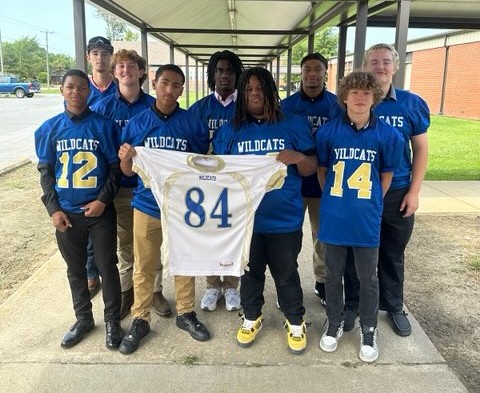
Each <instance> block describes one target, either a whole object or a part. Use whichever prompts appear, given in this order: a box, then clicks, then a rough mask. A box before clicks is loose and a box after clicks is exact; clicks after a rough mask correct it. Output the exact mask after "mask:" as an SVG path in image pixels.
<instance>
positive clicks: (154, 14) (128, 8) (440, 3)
mask: <svg viewBox="0 0 480 393" xmlns="http://www.w3.org/2000/svg"><path fill="white" fill-rule="evenodd" d="M401 1H403V2H405V1H408V0H401ZM399 2H400V1H391V0H388V1H379V0H346V1H334V0H325V1H320V0H319V1H302V0H297V1H287V0H284V1H273V0H115V1H114V0H90V3H93V4H94V5H98V6H99V7H101V8H104V9H106V10H108V11H110V12H112V13H114V14H115V15H117V16H118V17H120V18H122V19H124V20H125V21H127V22H129V23H131V24H132V25H134V26H136V27H138V28H139V29H140V30H142V31H144V32H146V33H147V34H149V35H152V36H154V37H156V38H159V39H160V40H162V41H163V42H165V43H167V44H169V45H170V46H171V47H173V48H176V49H179V50H181V51H183V52H185V53H188V54H189V55H191V56H192V57H193V58H195V59H196V60H199V61H200V62H207V61H208V58H209V57H210V55H211V54H212V53H214V52H215V51H217V50H221V49H230V50H234V51H235V52H236V53H237V54H238V55H239V56H240V57H241V58H242V60H244V62H245V63H249V62H251V63H262V64H265V63H268V62H270V61H271V60H273V59H274V58H276V57H277V56H279V55H280V54H281V53H283V52H285V51H286V50H287V49H288V48H289V47H291V46H293V45H294V44H295V43H297V42H299V41H300V40H302V39H303V38H304V37H306V36H308V35H309V34H310V35H311V34H314V32H315V31H316V30H317V29H319V28H321V27H325V26H342V25H343V26H354V25H355V23H356V20H357V11H358V10H359V8H358V7H359V5H360V6H363V7H366V8H368V26H391V27H394V26H396V23H397V9H398V7H397V5H398V3H399ZM409 12H410V15H409V27H428V28H449V29H463V28H474V29H478V28H479V27H480V1H479V0H456V1H446V0H411V1H410V11H409Z"/></svg>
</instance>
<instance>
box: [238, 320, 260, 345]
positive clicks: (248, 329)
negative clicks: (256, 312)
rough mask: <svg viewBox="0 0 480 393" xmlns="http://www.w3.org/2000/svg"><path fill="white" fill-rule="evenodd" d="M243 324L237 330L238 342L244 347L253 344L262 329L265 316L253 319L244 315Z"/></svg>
mask: <svg viewBox="0 0 480 393" xmlns="http://www.w3.org/2000/svg"><path fill="white" fill-rule="evenodd" d="M241 319H242V320H243V322H242V326H240V329H238V332H237V344H238V345H239V346H241V347H243V348H247V347H249V346H251V345H252V344H253V342H254V341H255V337H256V336H257V334H258V332H259V331H260V330H262V326H263V325H262V321H263V316H262V315H260V316H259V317H258V318H257V319H256V320H254V321H251V320H250V319H246V318H245V315H242V317H241Z"/></svg>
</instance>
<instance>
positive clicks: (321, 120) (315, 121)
mask: <svg viewBox="0 0 480 393" xmlns="http://www.w3.org/2000/svg"><path fill="white" fill-rule="evenodd" d="M305 117H306V118H307V120H308V122H309V123H310V124H311V125H312V129H313V130H316V129H317V128H318V127H320V126H323V125H324V124H325V123H326V122H327V121H328V120H329V118H328V117H327V116H309V115H307V116H305Z"/></svg>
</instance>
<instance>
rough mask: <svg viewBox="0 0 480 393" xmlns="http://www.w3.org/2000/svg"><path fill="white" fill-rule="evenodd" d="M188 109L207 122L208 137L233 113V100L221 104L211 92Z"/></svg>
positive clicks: (231, 116)
mask: <svg viewBox="0 0 480 393" xmlns="http://www.w3.org/2000/svg"><path fill="white" fill-rule="evenodd" d="M188 111H189V112H190V113H193V114H194V115H195V116H198V117H199V118H200V119H202V121H203V122H204V123H205V124H208V129H209V131H210V138H212V137H213V134H214V132H215V131H216V130H217V129H218V128H220V127H221V126H223V125H224V124H226V123H227V122H229V121H230V120H231V119H232V118H233V115H234V113H235V102H233V101H232V102H230V103H229V104H228V105H227V106H223V105H222V104H221V103H220V102H218V100H217V98H216V97H215V94H214V93H212V94H210V95H208V96H206V97H204V98H202V99H201V100H199V101H197V102H196V103H195V104H193V105H192V106H191V107H190V108H189V109H188Z"/></svg>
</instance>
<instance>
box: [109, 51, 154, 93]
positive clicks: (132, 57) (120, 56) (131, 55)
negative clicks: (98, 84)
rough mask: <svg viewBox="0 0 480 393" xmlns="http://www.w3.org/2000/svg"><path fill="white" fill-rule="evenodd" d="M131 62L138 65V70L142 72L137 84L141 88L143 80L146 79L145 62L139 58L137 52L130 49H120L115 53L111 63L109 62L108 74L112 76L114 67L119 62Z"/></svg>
mask: <svg viewBox="0 0 480 393" xmlns="http://www.w3.org/2000/svg"><path fill="white" fill-rule="evenodd" d="M125 60H129V61H133V62H135V63H137V64H138V68H139V69H140V70H143V71H144V72H143V75H142V76H141V77H140V79H139V82H140V86H142V84H143V82H145V79H147V60H145V58H143V57H142V56H140V55H139V54H138V53H137V51H135V50H133V49H131V50H128V49H120V50H119V51H118V52H115V53H114V54H113V56H112V61H111V62H110V72H111V73H112V75H114V71H115V67H116V65H117V64H118V63H119V62H121V61H125Z"/></svg>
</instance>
